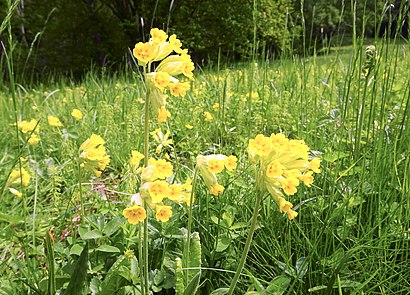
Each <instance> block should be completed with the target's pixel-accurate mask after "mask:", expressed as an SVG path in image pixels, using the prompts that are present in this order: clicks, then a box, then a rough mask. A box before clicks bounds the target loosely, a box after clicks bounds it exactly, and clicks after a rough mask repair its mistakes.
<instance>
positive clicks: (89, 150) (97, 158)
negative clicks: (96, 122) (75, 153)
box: [80, 134, 110, 177]
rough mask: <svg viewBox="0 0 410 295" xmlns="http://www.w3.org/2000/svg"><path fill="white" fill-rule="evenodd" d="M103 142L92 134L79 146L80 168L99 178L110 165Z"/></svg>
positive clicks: (99, 137)
mask: <svg viewBox="0 0 410 295" xmlns="http://www.w3.org/2000/svg"><path fill="white" fill-rule="evenodd" d="M104 144H105V141H104V139H102V137H101V136H99V135H95V134H92V135H91V136H90V138H88V139H87V140H86V141H84V142H83V143H82V144H81V146H80V159H81V160H82V163H81V167H83V168H85V169H86V170H88V171H90V172H93V173H94V174H95V175H96V176H98V177H100V176H101V173H102V171H103V170H104V169H105V167H106V166H107V165H108V164H109V163H110V156H109V155H107V152H106V149H105V146H104Z"/></svg>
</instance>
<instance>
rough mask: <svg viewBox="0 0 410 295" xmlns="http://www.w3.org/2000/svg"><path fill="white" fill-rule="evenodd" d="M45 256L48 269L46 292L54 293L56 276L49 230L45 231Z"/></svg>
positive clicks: (52, 294)
mask: <svg viewBox="0 0 410 295" xmlns="http://www.w3.org/2000/svg"><path fill="white" fill-rule="evenodd" d="M45 248H46V249H45V250H46V256H47V270H48V284H47V294H50V295H54V294H55V293H56V278H55V269H54V264H55V260H54V247H53V242H52V241H51V236H50V231H47V232H46V247H45Z"/></svg>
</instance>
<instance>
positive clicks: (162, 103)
mask: <svg viewBox="0 0 410 295" xmlns="http://www.w3.org/2000/svg"><path fill="white" fill-rule="evenodd" d="M150 33H151V39H150V40H149V41H148V42H145V43H143V42H139V43H137V44H136V45H135V47H134V50H133V55H134V56H135V57H136V58H137V59H138V64H139V65H140V66H143V67H147V71H148V74H147V75H146V78H147V87H148V91H149V96H150V101H151V103H152V108H153V110H154V112H155V114H156V115H157V118H158V122H159V123H163V122H166V120H167V119H168V118H169V117H170V116H171V114H170V113H169V111H167V109H166V96H165V95H164V92H165V90H166V89H169V91H170V92H171V94H172V95H174V96H185V94H186V92H187V91H188V90H189V88H190V85H189V82H181V81H180V80H178V79H177V78H175V76H178V75H184V76H185V77H187V78H189V79H193V74H192V71H193V70H194V69H195V66H194V63H193V62H192V60H191V57H190V55H189V54H188V50H186V49H181V46H182V43H181V41H180V40H178V39H177V37H176V35H171V36H170V37H169V38H168V35H167V34H166V33H165V32H164V31H163V30H160V29H157V28H154V29H151V32H150ZM172 53H175V54H172ZM153 62H160V63H159V65H158V66H157V68H156V71H155V72H151V63H153Z"/></svg>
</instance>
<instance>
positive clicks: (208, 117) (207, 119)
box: [204, 111, 214, 122]
mask: <svg viewBox="0 0 410 295" xmlns="http://www.w3.org/2000/svg"><path fill="white" fill-rule="evenodd" d="M204 117H205V121H208V122H210V121H212V120H213V119H214V117H213V116H212V114H211V113H210V112H206V111H205V112H204Z"/></svg>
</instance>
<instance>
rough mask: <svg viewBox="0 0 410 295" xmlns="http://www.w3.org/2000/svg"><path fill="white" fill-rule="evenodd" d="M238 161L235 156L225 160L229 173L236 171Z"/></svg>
mask: <svg viewBox="0 0 410 295" xmlns="http://www.w3.org/2000/svg"><path fill="white" fill-rule="evenodd" d="M237 161H238V159H237V158H236V157H235V156H229V157H228V158H226V160H225V168H226V169H228V171H233V170H235V169H236V166H237V165H238V164H237Z"/></svg>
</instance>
